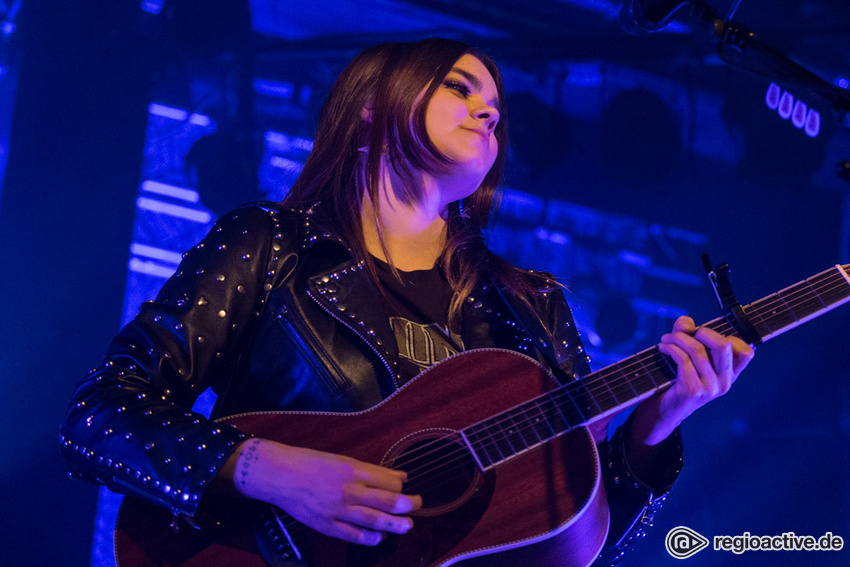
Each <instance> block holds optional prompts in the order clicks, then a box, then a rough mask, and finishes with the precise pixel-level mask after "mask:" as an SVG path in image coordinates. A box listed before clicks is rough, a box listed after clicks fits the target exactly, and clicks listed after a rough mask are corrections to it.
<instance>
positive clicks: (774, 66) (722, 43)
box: [683, 0, 850, 179]
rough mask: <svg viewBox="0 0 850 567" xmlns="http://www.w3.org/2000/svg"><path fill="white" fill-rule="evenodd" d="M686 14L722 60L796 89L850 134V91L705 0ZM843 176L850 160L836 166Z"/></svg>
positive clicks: (691, 5) (689, 7) (695, 3)
mask: <svg viewBox="0 0 850 567" xmlns="http://www.w3.org/2000/svg"><path fill="white" fill-rule="evenodd" d="M683 8H685V10H684V11H687V13H688V14H687V19H688V20H690V21H691V22H695V23H696V24H697V25H701V26H703V27H704V28H706V29H708V30H709V32H710V33H711V36H712V38H711V39H712V42H714V43H717V50H718V55H719V56H720V59H721V60H722V61H724V62H725V63H728V64H729V65H731V66H732V67H736V68H738V69H742V70H744V71H747V72H749V73H753V74H755V75H759V76H762V77H766V78H768V79H770V80H772V81H776V82H782V83H789V84H792V85H794V86H795V93H796V94H797V97H798V98H800V99H805V100H806V101H809V103H810V104H809V106H811V102H812V101H817V102H818V103H819V104H820V105H823V106H826V107H829V108H831V109H832V110H833V112H834V113H835V117H836V119H837V120H838V123H839V124H840V125H841V126H843V127H844V128H845V129H846V130H848V131H850V90H848V89H842V88H841V87H837V86H835V85H832V84H830V83H828V82H827V81H825V80H824V79H822V78H820V77H818V76H817V75H815V74H814V73H812V72H811V71H809V70H808V69H806V68H805V67H803V66H802V65H800V64H799V63H796V62H795V61H792V60H791V59H789V58H788V57H787V56H786V55H785V54H783V53H781V52H780V51H778V50H777V49H774V48H773V47H771V46H769V45H767V44H765V43H764V42H763V41H761V40H760V39H759V38H758V36H757V35H756V34H755V33H753V32H751V31H750V30H748V29H747V28H745V27H744V26H742V25H740V24H738V23H735V22H727V21H725V20H724V19H723V18H721V17H720V16H718V14H717V12H716V10H715V9H714V8H713V7H711V6H709V5H708V4H706V3H705V2H702V1H699V0H697V1H693V2H688V4H687V6H686V7H683ZM836 170H837V171H836V172H837V173H838V175H839V176H841V177H843V178H845V179H850V173H849V172H850V161H848V160H843V161H841V162H839V164H838V166H837V167H836Z"/></svg>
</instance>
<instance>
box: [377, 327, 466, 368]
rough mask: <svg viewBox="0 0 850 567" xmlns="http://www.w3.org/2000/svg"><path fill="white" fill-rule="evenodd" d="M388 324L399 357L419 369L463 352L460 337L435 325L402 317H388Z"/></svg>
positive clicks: (445, 328)
mask: <svg viewBox="0 0 850 567" xmlns="http://www.w3.org/2000/svg"><path fill="white" fill-rule="evenodd" d="M390 324H391V325H392V328H393V333H395V339H396V342H397V343H398V354H399V356H400V357H401V358H403V359H405V360H407V361H409V362H411V363H412V364H415V365H416V366H418V367H419V368H420V369H424V368H428V367H429V366H431V365H432V364H434V363H436V362H439V361H441V360H443V359H444V358H448V357H450V356H451V355H453V354H457V353H458V352H459V351H460V350H463V341H462V340H461V338H460V336H459V335H456V334H454V333H450V331H449V329H448V328H447V327H443V326H440V325H437V324H436V323H430V324H428V325H423V324H421V323H416V322H414V321H410V320H408V319H405V318H404V317H390Z"/></svg>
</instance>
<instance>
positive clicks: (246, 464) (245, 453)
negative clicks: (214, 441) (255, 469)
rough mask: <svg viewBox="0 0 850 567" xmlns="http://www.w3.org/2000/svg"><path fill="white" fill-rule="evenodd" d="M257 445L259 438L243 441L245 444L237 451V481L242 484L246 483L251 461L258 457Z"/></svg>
mask: <svg viewBox="0 0 850 567" xmlns="http://www.w3.org/2000/svg"><path fill="white" fill-rule="evenodd" d="M259 445H260V440H259V439H252V440H250V441H248V442H247V443H245V446H244V447H243V448H242V451H241V452H240V453H239V461H238V463H239V465H238V466H239V471H238V475H239V476H238V479H237V482H238V483H239V484H241V485H243V486H244V485H245V484H246V481H247V479H248V471H249V470H250V469H251V463H254V462H256V461H257V460H258V459H259V453H258V452H257V447H259Z"/></svg>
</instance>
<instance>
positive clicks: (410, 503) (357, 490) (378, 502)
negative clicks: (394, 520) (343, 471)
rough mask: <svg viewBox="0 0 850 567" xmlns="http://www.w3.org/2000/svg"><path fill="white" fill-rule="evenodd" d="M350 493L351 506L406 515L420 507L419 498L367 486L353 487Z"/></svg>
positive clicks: (420, 498) (420, 499) (420, 500)
mask: <svg viewBox="0 0 850 567" xmlns="http://www.w3.org/2000/svg"><path fill="white" fill-rule="evenodd" d="M350 491H351V497H352V500H351V502H352V504H356V505H362V506H368V507H369V508H375V509H376V510H381V511H383V512H389V513H391V514H406V513H408V512H412V511H414V510H418V509H419V508H421V507H422V497H420V496H408V495H407V494H401V493H398V492H390V491H386V490H381V489H378V488H370V487H368V486H353V487H351V489H350Z"/></svg>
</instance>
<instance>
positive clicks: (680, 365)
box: [658, 342, 704, 397]
mask: <svg viewBox="0 0 850 567" xmlns="http://www.w3.org/2000/svg"><path fill="white" fill-rule="evenodd" d="M658 350H659V351H661V352H663V353H664V354H666V355H668V356H669V357H670V358H672V359H673V362H674V363H676V387H677V388H679V390H680V391H684V393H685V395H686V396H688V397H694V396H697V395H699V393H700V392H701V391H702V390H703V388H704V386H703V384H702V382H701V381H700V379H699V375H698V374H697V371H696V368H694V365H693V362H691V357H690V356H688V353H686V352H685V351H684V350H682V349H681V348H679V347H678V346H677V345H675V344H673V343H664V342H662V343H661V344H659V345H658Z"/></svg>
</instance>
